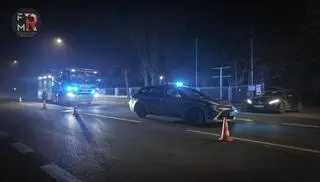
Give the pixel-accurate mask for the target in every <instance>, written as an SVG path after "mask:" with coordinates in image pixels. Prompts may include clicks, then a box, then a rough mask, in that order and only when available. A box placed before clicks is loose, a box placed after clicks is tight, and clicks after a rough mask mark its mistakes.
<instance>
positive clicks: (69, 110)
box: [62, 109, 73, 112]
mask: <svg viewBox="0 0 320 182" xmlns="http://www.w3.org/2000/svg"><path fill="white" fill-rule="evenodd" d="M62 112H73V109H67V110H64V111H62Z"/></svg>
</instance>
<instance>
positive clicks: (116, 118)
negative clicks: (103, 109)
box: [83, 113, 142, 123]
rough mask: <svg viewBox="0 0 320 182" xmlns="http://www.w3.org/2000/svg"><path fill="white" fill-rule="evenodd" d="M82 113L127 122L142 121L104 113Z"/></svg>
mask: <svg viewBox="0 0 320 182" xmlns="http://www.w3.org/2000/svg"><path fill="white" fill-rule="evenodd" d="M83 114H85V115H89V116H97V117H101V118H108V119H115V120H121V121H128V122H131V123H142V121H139V120H134V119H125V118H118V117H114V116H105V115H100V114H93V113H83Z"/></svg>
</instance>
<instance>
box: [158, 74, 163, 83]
mask: <svg viewBox="0 0 320 182" xmlns="http://www.w3.org/2000/svg"><path fill="white" fill-rule="evenodd" d="M163 79H164V76H163V75H161V76H160V77H159V80H160V84H162V80H163Z"/></svg>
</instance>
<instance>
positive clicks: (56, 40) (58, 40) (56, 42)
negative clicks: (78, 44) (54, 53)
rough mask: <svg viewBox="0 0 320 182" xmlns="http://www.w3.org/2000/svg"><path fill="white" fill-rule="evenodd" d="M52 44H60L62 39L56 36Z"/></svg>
mask: <svg viewBox="0 0 320 182" xmlns="http://www.w3.org/2000/svg"><path fill="white" fill-rule="evenodd" d="M54 44H55V45H57V46H62V45H63V40H62V39H61V38H56V39H54Z"/></svg>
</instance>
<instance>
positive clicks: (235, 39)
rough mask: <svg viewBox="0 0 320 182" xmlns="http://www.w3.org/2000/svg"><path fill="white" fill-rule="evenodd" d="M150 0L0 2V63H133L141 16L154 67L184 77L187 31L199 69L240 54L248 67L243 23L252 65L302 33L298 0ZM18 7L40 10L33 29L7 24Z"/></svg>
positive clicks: (286, 53)
mask: <svg viewBox="0 0 320 182" xmlns="http://www.w3.org/2000/svg"><path fill="white" fill-rule="evenodd" d="M147 2H148V3H147ZM155 2H156V1H152V3H151V2H150V1H145V2H144V1H138V2H137V1H135V2H134V3H128V2H126V1H117V2H113V1H108V2H104V3H102V2H100V3H98V1H97V2H93V1H92V3H81V2H79V1H78V2H77V3H59V4H58V3H53V2H47V3H45V4H43V5H41V4H28V3H24V4H19V3H15V4H16V5H9V4H3V3H2V4H1V13H2V14H3V15H2V16H1V22H2V26H1V34H0V36H1V41H0V58H1V61H2V64H3V66H2V69H3V70H7V69H5V65H6V61H7V60H10V59H18V60H19V61H21V62H22V63H23V64H24V72H26V75H28V74H29V75H32V74H34V75H36V74H37V72H39V71H40V70H39V69H40V68H41V67H42V66H41V65H46V66H48V65H50V66H62V65H63V66H65V65H68V66H69V65H75V66H81V67H91V68H96V69H99V70H101V71H102V72H105V74H106V75H110V74H111V73H110V72H114V70H115V69H116V66H119V65H123V63H125V64H130V65H133V67H134V66H136V65H137V63H138V54H137V51H136V47H135V45H134V43H133V41H132V37H139V36H141V35H139V32H140V34H141V31H140V30H141V27H143V26H144V25H145V24H148V28H149V30H150V31H151V32H156V34H157V35H158V36H159V39H160V40H161V41H159V47H160V50H161V55H162V57H161V64H160V66H159V68H160V71H161V72H163V73H165V74H166V75H168V77H170V78H171V79H177V78H183V79H185V80H187V81H188V82H190V83H192V84H193V80H194V78H193V77H194V70H195V69H194V64H195V63H194V60H195V55H194V54H195V51H194V50H195V37H198V39H199V69H200V74H203V75H206V76H208V75H212V74H214V73H212V71H211V70H210V68H211V67H215V66H221V65H230V62H231V61H234V60H237V61H239V62H241V64H240V67H241V69H242V68H245V67H248V65H249V58H250V46H249V42H250V29H252V30H253V33H254V36H255V39H254V45H255V46H254V49H255V56H256V59H257V60H256V63H255V64H257V66H259V65H261V64H263V65H264V64H266V65H269V66H270V65H271V66H270V69H273V67H272V65H273V64H275V63H281V64H288V63H289V62H290V61H293V60H296V59H298V58H299V55H295V53H296V51H295V50H296V49H299V46H300V44H301V41H303V40H304V30H303V26H304V24H305V21H306V20H305V19H306V2H305V1H281V2H280V1H272V0H271V1H246V2H243V1H242V2H240V1H212V2H210V1H203V2H206V3H201V1H192V2H191V1H190V2H189V1H188V2H187V1H186V2H184V1H181V2H180V3H179V2H177V1H171V2H170V1H159V2H158V3H155ZM169 2H170V3H169ZM22 7H30V8H34V9H36V10H37V11H38V12H39V13H40V15H41V19H42V27H41V31H40V33H39V34H38V35H37V36H36V37H33V38H20V37H17V36H16V35H15V33H14V32H13V31H12V29H11V25H10V24H11V18H12V16H13V14H14V13H15V11H16V10H17V9H19V8H22ZM57 36H59V37H61V38H63V39H64V40H65V42H66V47H65V48H64V49H63V50H57V49H56V48H54V47H53V46H52V45H51V44H50V41H51V40H52V39H53V38H55V37H57ZM135 69H136V68H135ZM28 70H29V71H28ZM27 71H28V72H27ZM134 72H135V73H136V74H132V75H133V76H132V78H134V79H141V78H140V75H139V74H138V73H137V72H139V71H137V70H136V71H134ZM112 74H117V72H116V71H115V73H112ZM118 77H119V76H118ZM114 80H116V79H114ZM132 82H134V84H139V83H138V82H135V81H132Z"/></svg>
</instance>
